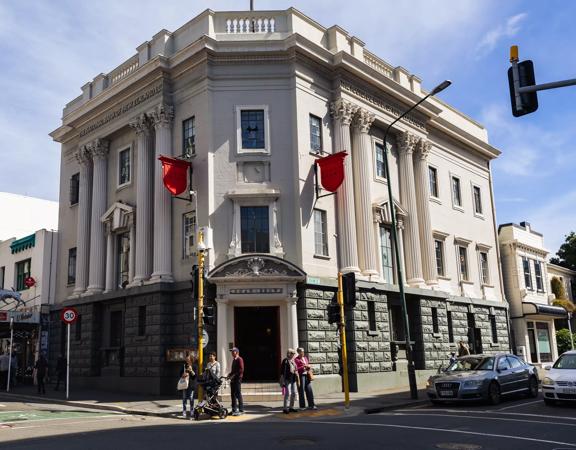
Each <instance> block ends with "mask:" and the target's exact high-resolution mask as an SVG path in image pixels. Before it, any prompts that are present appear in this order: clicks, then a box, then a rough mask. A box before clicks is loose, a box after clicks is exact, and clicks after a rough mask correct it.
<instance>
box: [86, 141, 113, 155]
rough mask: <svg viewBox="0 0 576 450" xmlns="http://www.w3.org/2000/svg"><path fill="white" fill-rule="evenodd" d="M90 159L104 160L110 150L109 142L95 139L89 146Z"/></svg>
mask: <svg viewBox="0 0 576 450" xmlns="http://www.w3.org/2000/svg"><path fill="white" fill-rule="evenodd" d="M91 150H92V157H93V158H94V159H95V160H96V159H106V157H107V156H108V150H110V141H108V140H106V139H96V140H95V141H94V142H92V145H91Z"/></svg>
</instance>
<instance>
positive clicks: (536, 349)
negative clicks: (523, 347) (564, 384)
mask: <svg viewBox="0 0 576 450" xmlns="http://www.w3.org/2000/svg"><path fill="white" fill-rule="evenodd" d="M528 344H529V345H530V359H531V360H532V363H544V362H552V345H551V341H550V328H549V324H548V323H547V322H528Z"/></svg>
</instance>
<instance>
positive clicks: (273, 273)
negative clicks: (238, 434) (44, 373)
mask: <svg viewBox="0 0 576 450" xmlns="http://www.w3.org/2000/svg"><path fill="white" fill-rule="evenodd" d="M424 95H426V91H425V90H424V89H423V88H422V87H421V80H420V79H419V78H418V77H417V76H416V75H413V74H410V73H409V72H408V71H407V70H406V69H404V68H402V67H400V66H398V67H393V66H391V65H389V64H388V63H387V62H385V61H383V60H382V59H380V58H378V57H377V56H376V55H374V54H372V53H370V52H369V51H368V50H367V49H366V48H365V44H364V43H363V42H362V41H361V40H360V39H358V38H357V37H355V36H351V35H349V34H348V33H347V32H346V31H345V30H343V29H342V28H340V27H339V26H333V27H330V28H324V27H323V26H321V25H319V24H318V23H317V22H315V21H314V20H312V19H310V18H309V17H306V16H305V15H303V14H302V13H301V12H299V11H297V10H295V9H292V8H291V9H288V10H285V11H257V12H246V11H244V12H214V11H211V10H206V11H205V12H203V13H202V14H200V15H199V16H197V17H195V18H194V19H192V20H191V21H190V22H188V23H187V24H185V25H183V26H182V27H181V28H179V29H178V30H176V31H175V32H169V31H166V30H162V31H160V32H159V33H157V34H156V35H155V36H154V37H153V38H152V39H151V40H150V41H147V42H144V43H143V44H142V45H140V46H139V47H138V48H137V54H136V55H134V56H133V57H132V58H130V59H129V60H128V61H126V62H124V63H122V64H121V65H120V66H119V67H117V68H116V69H114V70H113V71H111V72H110V73H107V74H100V75H98V76H97V77H96V78H94V80H92V81H91V82H89V83H87V84H85V85H84V86H83V88H82V95H81V96H80V97H78V98H76V99H74V100H73V101H72V102H70V103H69V104H68V105H66V107H65V108H64V114H63V119H62V125H61V126H60V127H59V128H58V129H56V130H55V131H54V132H53V133H52V134H51V136H52V137H53V138H54V139H55V140H57V141H58V142H60V143H61V144H62V165H61V180H60V239H59V260H58V269H57V270H58V281H57V291H56V292H57V302H58V305H59V306H58V307H56V308H55V310H54V312H53V318H54V324H53V326H54V328H55V329H56V328H58V327H59V326H60V325H59V323H58V321H57V320H56V319H55V318H56V317H57V314H58V308H60V307H62V306H65V305H70V306H75V307H77V308H78V310H79V312H80V316H81V317H82V319H81V320H80V322H79V325H77V326H76V329H75V332H74V337H75V339H74V342H73V348H72V354H71V357H72V361H73V362H72V364H71V369H72V371H73V376H75V377H76V379H77V380H78V382H81V383H85V384H87V385H91V386H95V387H97V386H108V387H110V386H115V387H117V388H122V389H136V390H141V389H143V388H145V389H147V391H149V392H163V391H164V392H169V391H172V390H173V384H174V377H175V376H177V372H178V368H179V358H181V356H182V355H183V354H184V353H185V352H186V351H190V350H192V349H193V348H194V346H195V342H196V336H195V325H194V320H195V317H196V316H195V314H194V310H193V307H194V303H193V296H192V293H191V285H190V279H191V270H192V266H193V265H195V264H196V258H197V250H196V244H197V230H198V228H199V227H202V229H203V231H204V235H205V243H206V246H207V248H208V250H207V274H206V276H207V281H208V288H207V289H206V298H207V302H208V304H209V305H213V306H214V308H215V316H216V317H215V321H214V323H213V324H208V325H207V327H206V331H207V336H206V337H207V338H208V339H207V340H208V345H207V350H214V351H216V352H217V354H218V357H219V359H220V360H221V361H222V363H223V365H224V367H225V368H226V366H227V365H228V363H229V351H228V350H229V348H231V347H232V346H238V347H239V348H240V350H241V353H242V355H243V356H244V358H245V361H246V379H247V381H270V382H273V381H275V380H277V376H278V367H279V363H280V360H281V356H282V355H283V354H284V353H285V351H286V349H287V348H289V347H296V346H302V347H304V348H306V350H307V351H308V353H309V354H310V358H311V361H312V363H313V365H314V366H315V369H316V373H317V374H318V377H317V378H318V381H317V383H316V386H317V389H318V390H338V389H340V376H339V370H340V366H339V359H340V358H339V344H338V335H337V331H336V327H335V325H332V324H329V323H328V314H327V307H328V304H329V303H330V301H332V299H333V297H334V295H335V290H336V285H337V283H336V275H337V273H338V271H339V270H340V271H342V272H354V273H355V274H356V278H357V293H356V296H357V304H356V307H355V308H353V309H348V310H347V312H346V314H347V329H348V337H349V349H348V354H349V364H350V367H349V369H350V372H351V383H352V387H353V389H358V390H362V389H369V388H373V387H385V386H396V385H400V384H403V383H405V382H406V381H405V380H406V377H405V374H404V372H403V371H404V370H405V352H404V349H403V345H404V344H403V342H404V341H405V335H404V329H403V328H404V327H403V321H402V313H401V309H400V299H399V295H398V280H397V279H396V278H395V277H396V273H397V271H396V267H395V266H394V264H395V262H394V261H395V258H394V255H393V250H392V249H393V245H392V241H391V239H392V233H391V228H390V226H391V217H390V207H389V205H390V204H392V205H393V207H394V211H395V215H396V218H397V226H398V239H399V248H400V253H401V255H400V260H401V261H402V264H403V273H404V275H405V280H404V281H405V282H406V285H407V289H406V292H407V298H408V314H409V322H410V326H411V336H410V337H411V340H412V342H413V348H414V354H415V362H416V368H417V370H418V373H419V374H420V375H421V376H422V377H423V378H424V377H425V376H426V374H427V373H428V372H427V371H429V370H435V369H436V368H437V367H438V366H439V365H441V364H445V363H446V361H447V358H448V356H449V352H450V351H451V350H454V349H455V348H456V345H457V343H458V341H460V340H464V341H466V342H468V343H469V345H470V346H471V347H472V348H473V350H474V351H476V352H479V353H480V352H484V353H489V352H494V351H499V350H507V349H508V345H509V338H508V328H507V323H508V319H507V304H506V302H505V300H504V296H503V291H502V284H501V275H500V269H499V249H498V245H497V232H496V228H495V214H494V202H493V196H492V180H491V172H490V163H491V161H492V160H494V159H495V158H496V157H497V156H498V155H499V151H498V150H497V149H495V148H494V147H492V146H491V145H490V144H489V143H488V139H487V132H486V130H485V129H484V128H483V127H482V126H481V125H479V124H478V123H477V122H475V121H474V120H472V119H470V118H468V117H466V116H465V115H463V114H462V113H460V112H458V111H456V110H455V109H454V108H452V107H451V106H449V105H447V104H445V103H443V102H442V101H440V100H438V99H435V98H430V99H428V100H427V101H425V102H424V103H423V104H422V105H421V106H420V107H419V108H418V110H417V111H415V112H413V113H412V114H410V115H409V116H407V117H406V118H405V119H404V120H402V121H400V122H399V123H397V124H396V125H395V127H394V128H393V129H392V130H391V133H390V134H389V136H388V138H387V141H386V142H383V139H384V130H385V129H386V127H387V125H388V124H389V123H391V122H392V121H393V120H394V119H395V118H397V117H398V116H399V115H400V114H401V113H402V112H403V111H405V110H406V109H407V108H409V107H410V106H411V105H413V104H414V103H415V102H417V101H419V100H420V99H421V98H422V97H423V96H424ZM384 146H386V147H384ZM385 148H386V149H387V150H388V162H386V158H385V157H384V156H385V152H384V149H385ZM340 151H346V153H347V154H348V156H346V158H345V159H344V175H345V176H344V181H343V183H342V185H341V186H340V187H339V188H338V190H337V192H336V194H335V195H324V194H327V193H328V192H327V191H324V190H323V189H321V188H319V187H317V186H316V177H315V170H314V165H315V162H316V161H317V160H318V159H319V158H321V157H324V156H326V155H328V154H332V153H336V152H340ZM160 156H169V157H178V158H182V159H185V160H187V161H190V162H191V165H192V176H191V189H192V190H193V191H195V192H196V196H194V197H190V196H189V195H188V192H187V191H186V192H185V193H183V194H181V195H180V197H181V198H175V197H173V196H172V195H171V194H170V193H169V192H168V191H167V190H166V188H165V187H164V186H163V180H162V167H161V164H160V162H159V160H158V158H159V157H160ZM386 163H388V164H389V165H390V179H387V178H386V171H385V164H386ZM387 183H391V185H392V191H393V198H392V199H390V198H388V194H387ZM71 254H74V255H75V260H74V261H75V262H71V259H70V257H69V255H71ZM70 273H73V274H74V277H70V276H68V275H69V274H70ZM52 336H53V339H52V346H53V347H54V348H55V349H59V348H60V346H61V345H62V339H61V336H62V335H61V334H60V333H59V332H54V333H52ZM52 354H54V352H52Z"/></svg>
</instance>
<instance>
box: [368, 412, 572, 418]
mask: <svg viewBox="0 0 576 450" xmlns="http://www.w3.org/2000/svg"><path fill="white" fill-rule="evenodd" d="M437 411H441V412H449V413H456V414H461V413H469V414H499V415H503V416H523V417H542V414H528V413H515V412H498V411H490V410H479V411H472V410H469V409H430V410H422V411H421V412H426V413H429V414H434V413H435V412H437ZM394 412H400V413H401V412H406V410H405V409H397V410H395V411H394ZM382 414H385V413H379V414H378V415H382ZM544 417H546V418H547V419H563V420H576V417H564V416H548V415H546V416H544Z"/></svg>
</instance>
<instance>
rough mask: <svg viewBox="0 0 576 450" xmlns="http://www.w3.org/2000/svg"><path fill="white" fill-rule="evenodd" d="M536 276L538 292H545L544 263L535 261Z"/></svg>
mask: <svg viewBox="0 0 576 450" xmlns="http://www.w3.org/2000/svg"><path fill="white" fill-rule="evenodd" d="M534 274H535V275H536V289H537V290H538V292H544V283H543V281H542V263H541V262H540V261H534Z"/></svg>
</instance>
